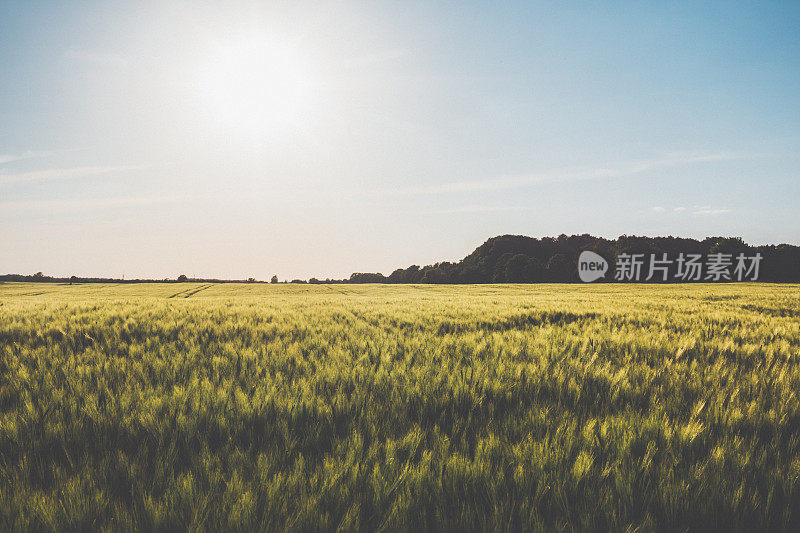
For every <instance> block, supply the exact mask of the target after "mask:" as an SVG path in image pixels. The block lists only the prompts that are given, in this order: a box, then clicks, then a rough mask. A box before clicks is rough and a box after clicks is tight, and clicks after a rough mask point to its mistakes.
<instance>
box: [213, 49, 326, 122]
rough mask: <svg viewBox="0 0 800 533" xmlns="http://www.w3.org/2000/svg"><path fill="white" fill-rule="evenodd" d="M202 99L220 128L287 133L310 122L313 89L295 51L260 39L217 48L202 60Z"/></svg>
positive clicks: (308, 74) (306, 70)
mask: <svg viewBox="0 0 800 533" xmlns="http://www.w3.org/2000/svg"><path fill="white" fill-rule="evenodd" d="M199 89H200V96H201V98H202V101H203V106H204V107H205V108H206V109H207V111H208V113H209V114H210V115H211V116H212V117H213V118H214V119H215V120H216V121H218V122H219V125H220V126H224V127H226V128H232V129H234V130H236V131H241V132H243V133H245V134H248V135H252V134H269V133H285V132H287V131H290V130H292V129H296V128H301V127H302V126H304V125H305V123H306V122H307V120H308V118H309V113H310V111H311V107H312V103H313V102H312V100H313V97H314V90H313V89H314V87H313V83H312V80H311V75H310V72H309V65H308V62H307V61H304V58H303V56H302V54H301V53H300V51H299V50H297V49H295V48H293V47H292V46H289V45H287V44H284V43H278V42H274V41H271V40H270V39H268V38H266V37H262V36H256V37H252V36H251V37H247V38H240V39H235V40H229V41H226V42H222V43H217V44H216V45H215V46H214V47H212V49H211V50H210V51H209V53H208V54H207V55H206V56H205V57H204V58H203V62H202V65H201V69H200V80H199Z"/></svg>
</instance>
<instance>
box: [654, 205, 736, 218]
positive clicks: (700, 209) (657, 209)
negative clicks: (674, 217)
mask: <svg viewBox="0 0 800 533" xmlns="http://www.w3.org/2000/svg"><path fill="white" fill-rule="evenodd" d="M650 211H652V212H653V213H667V212H670V213H684V212H686V211H689V212H691V214H693V215H700V216H713V215H725V214H727V213H731V212H732V210H731V209H727V208H719V207H712V206H710V205H695V206H693V207H692V208H691V209H689V208H688V207H683V206H679V207H673V208H672V209H667V208H666V207H661V206H654V207H651V208H650Z"/></svg>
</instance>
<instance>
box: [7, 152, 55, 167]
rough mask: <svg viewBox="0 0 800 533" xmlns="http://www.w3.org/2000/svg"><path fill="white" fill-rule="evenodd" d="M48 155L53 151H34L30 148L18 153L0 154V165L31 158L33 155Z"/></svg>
mask: <svg viewBox="0 0 800 533" xmlns="http://www.w3.org/2000/svg"><path fill="white" fill-rule="evenodd" d="M48 155H53V152H35V151H32V150H28V151H27V152H22V153H19V154H0V165H3V164H5V163H11V162H13V161H20V160H22V159H32V158H34V157H46V156H48Z"/></svg>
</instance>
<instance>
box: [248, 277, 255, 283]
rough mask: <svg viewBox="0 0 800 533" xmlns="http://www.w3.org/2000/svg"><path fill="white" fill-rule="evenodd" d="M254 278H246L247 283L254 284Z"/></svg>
mask: <svg viewBox="0 0 800 533" xmlns="http://www.w3.org/2000/svg"><path fill="white" fill-rule="evenodd" d="M255 282H256V278H247V283H255Z"/></svg>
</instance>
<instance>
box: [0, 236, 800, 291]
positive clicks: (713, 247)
mask: <svg viewBox="0 0 800 533" xmlns="http://www.w3.org/2000/svg"><path fill="white" fill-rule="evenodd" d="M584 250H590V251H593V252H595V253H598V254H600V255H601V256H603V257H604V258H605V259H606V260H607V261H608V262H609V267H610V273H609V275H607V276H606V277H605V279H604V280H605V281H613V280H614V277H613V268H614V263H615V260H616V258H617V257H618V256H619V255H621V254H644V256H645V257H649V256H650V254H655V255H657V256H661V255H662V254H664V253H666V254H668V255H669V256H670V257H675V256H678V255H679V254H681V253H683V254H701V255H703V256H707V255H709V254H717V253H723V254H731V255H732V256H734V257H735V256H736V255H738V254H740V253H744V254H746V255H750V256H752V255H755V254H761V256H762V261H761V266H760V273H759V277H758V281H766V282H792V283H797V282H800V246H795V245H791V244H778V245H764V246H751V245H749V244H747V243H745V242H744V241H743V240H742V238H741V237H708V238H706V239H703V240H701V241H700V240H696V239H687V238H681V237H671V236H670V237H638V236H634V235H622V236H620V237H618V238H617V239H614V240H611V239H604V238H602V237H594V236H592V235H588V234H583V235H569V236H567V235H563V234H562V235H559V236H558V237H543V238H541V239H537V238H534V237H526V236H523V235H501V236H498V237H492V238H491V239H489V240H487V241H486V242H485V243H483V244H482V245H480V246H479V247H478V248H476V249H475V251H473V252H472V253H471V254H469V255H468V256H466V257H465V258H464V259H462V260H461V261H458V262H450V261H444V262H440V263H435V264H432V265H426V266H419V265H411V266H409V267H407V268H398V269H397V270H395V271H394V272H392V273H391V274H389V275H388V276H385V275H384V274H381V273H377V272H372V273H371V272H355V273H353V274H352V275H351V276H350V277H349V278H347V279H330V278H328V279H325V280H320V279H317V278H310V279H309V280H307V281H306V280H303V279H293V280H291V281H284V282H283V283H311V284H324V283H453V284H458V283H572V282H577V281H578V276H577V268H578V265H577V263H578V256H579V255H580V253H581V252H582V251H584ZM0 281H40V282H60V283H154V282H159V283H163V282H173V283H178V282H200V283H264V282H261V281H258V280H256V279H255V278H253V277H251V278H248V279H246V280H224V279H207V278H189V277H187V276H186V275H184V274H181V275H180V276H178V278H177V279H166V278H165V279H132V280H125V279H114V278H99V277H78V276H72V277H70V278H59V277H52V276H46V275H44V274H42V273H41V272H37V273H36V274H33V275H21V274H6V275H0ZM270 283H279V281H278V277H277V276H272V278H271V279H270Z"/></svg>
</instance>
